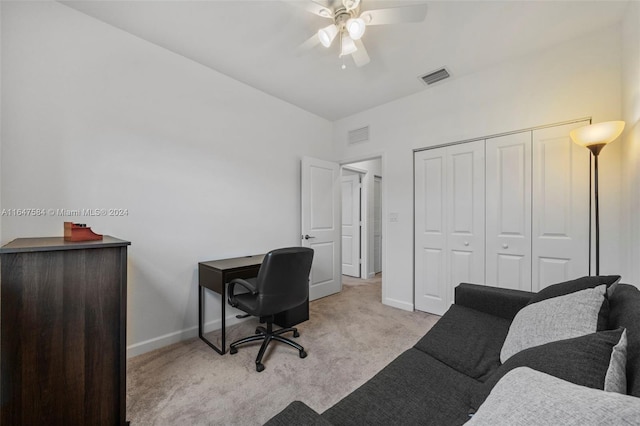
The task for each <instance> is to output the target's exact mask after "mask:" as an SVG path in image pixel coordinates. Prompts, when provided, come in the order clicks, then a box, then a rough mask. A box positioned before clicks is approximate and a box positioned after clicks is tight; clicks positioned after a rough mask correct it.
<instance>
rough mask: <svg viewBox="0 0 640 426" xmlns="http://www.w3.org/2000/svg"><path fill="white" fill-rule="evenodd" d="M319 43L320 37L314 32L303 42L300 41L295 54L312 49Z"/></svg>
mask: <svg viewBox="0 0 640 426" xmlns="http://www.w3.org/2000/svg"><path fill="white" fill-rule="evenodd" d="M319 44H320V37H318V33H315V34H314V35H312V36H311V37H309V38H308V39H307V40H306V41H305V42H304V43H302V44H301V45H300V46H298V47H296V50H295V54H296V55H300V54H302V53H305V52H307V51H309V50H311V49H313V48H314V47H316V46H317V45H319Z"/></svg>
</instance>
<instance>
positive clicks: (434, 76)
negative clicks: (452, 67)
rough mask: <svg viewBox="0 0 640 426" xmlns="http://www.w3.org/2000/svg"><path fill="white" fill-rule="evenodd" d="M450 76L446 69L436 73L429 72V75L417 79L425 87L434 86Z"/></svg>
mask: <svg viewBox="0 0 640 426" xmlns="http://www.w3.org/2000/svg"><path fill="white" fill-rule="evenodd" d="M450 76H451V75H450V74H449V71H447V69H446V68H441V69H439V70H437V71H434V72H430V73H429V74H425V75H422V76H420V77H418V78H419V79H420V80H422V82H423V83H424V84H426V85H430V84H434V83H437V82H439V81H442V80H444V79H445V78H449V77H450Z"/></svg>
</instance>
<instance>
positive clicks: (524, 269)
mask: <svg viewBox="0 0 640 426" xmlns="http://www.w3.org/2000/svg"><path fill="white" fill-rule="evenodd" d="M486 152H487V161H486V167H487V169H486V182H487V193H486V205H487V211H486V213H487V222H486V247H487V249H486V255H487V265H486V267H487V270H486V274H487V277H486V283H487V285H490V286H497V287H503V288H512V289H519V290H527V291H531V132H524V133H516V134H513V135H507V136H501V137H497V138H491V139H487V141H486Z"/></svg>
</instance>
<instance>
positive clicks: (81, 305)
mask: <svg viewBox="0 0 640 426" xmlns="http://www.w3.org/2000/svg"><path fill="white" fill-rule="evenodd" d="M130 244H131V243H129V242H128V241H123V240H119V239H117V238H113V237H109V236H106V235H105V236H104V239H103V240H101V241H87V242H66V241H64V239H63V238H62V237H52V238H20V239H17V240H14V241H12V242H10V243H9V244H6V245H5V246H3V247H2V248H1V249H0V262H1V264H2V265H1V268H2V275H1V281H0V304H1V309H2V311H1V314H0V318H1V323H0V332H1V334H2V335H1V336H0V344H1V346H0V370H1V374H2V376H1V384H2V390H1V394H0V398H1V400H0V405H1V416H0V420H1V424H2V425H6V426H9V425H45V424H46V425H124V424H126V421H125V416H126V324H127V246H128V245H130Z"/></svg>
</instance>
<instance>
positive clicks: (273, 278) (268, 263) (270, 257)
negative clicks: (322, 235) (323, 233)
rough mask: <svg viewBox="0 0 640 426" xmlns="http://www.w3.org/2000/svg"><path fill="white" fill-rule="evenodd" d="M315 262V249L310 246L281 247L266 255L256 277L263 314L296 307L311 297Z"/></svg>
mask: <svg viewBox="0 0 640 426" xmlns="http://www.w3.org/2000/svg"><path fill="white" fill-rule="evenodd" d="M312 262H313V250H312V249H310V248H307V247H288V248H281V249H277V250H272V251H270V252H269V253H267V254H266V256H265V257H264V260H263V261H262V265H261V266H260V271H259V272H258V278H257V280H256V287H257V290H258V299H257V304H258V306H257V308H258V309H257V310H258V311H260V313H261V316H268V315H274V314H277V313H279V312H282V311H285V310H287V309H291V308H294V307H296V306H299V305H301V304H302V303H303V302H304V301H305V300H306V299H307V298H308V297H309V273H310V272H311V263H312Z"/></svg>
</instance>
